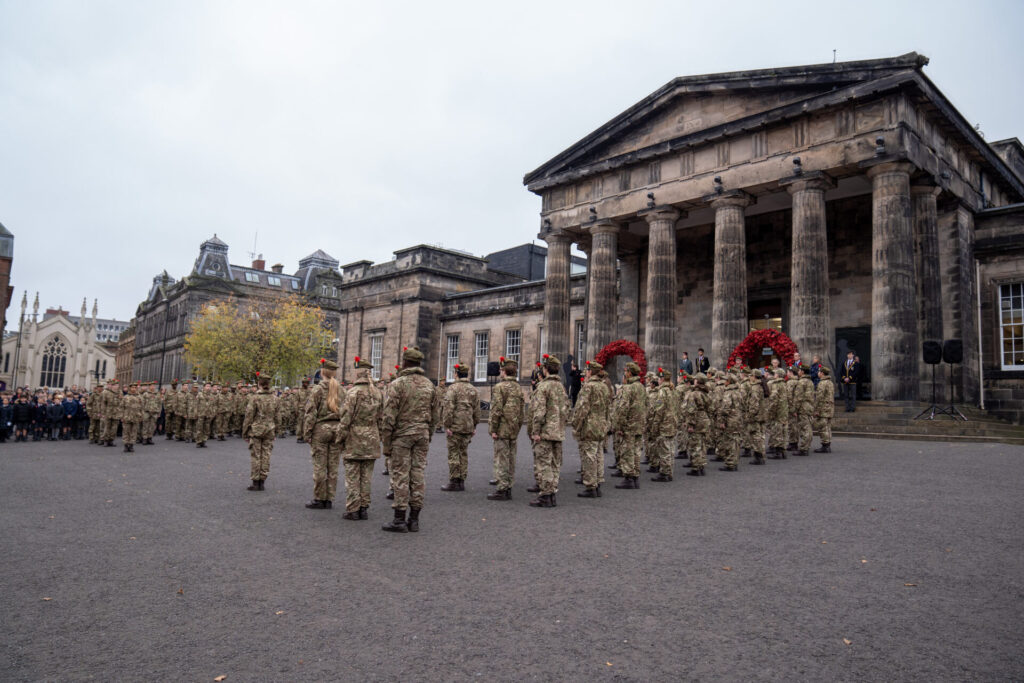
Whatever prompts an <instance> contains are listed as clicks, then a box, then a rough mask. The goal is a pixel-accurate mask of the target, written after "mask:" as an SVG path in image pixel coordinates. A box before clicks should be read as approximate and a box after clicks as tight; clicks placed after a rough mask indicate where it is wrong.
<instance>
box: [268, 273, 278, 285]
mask: <svg viewBox="0 0 1024 683" xmlns="http://www.w3.org/2000/svg"><path fill="white" fill-rule="evenodd" d="M267 284H269V285H270V286H271V287H280V286H281V278H279V277H277V276H276V275H268V276H267Z"/></svg>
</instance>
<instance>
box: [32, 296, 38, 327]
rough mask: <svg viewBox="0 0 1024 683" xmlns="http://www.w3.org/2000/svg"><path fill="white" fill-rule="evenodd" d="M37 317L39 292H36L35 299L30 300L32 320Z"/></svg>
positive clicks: (34, 320)
mask: <svg viewBox="0 0 1024 683" xmlns="http://www.w3.org/2000/svg"><path fill="white" fill-rule="evenodd" d="M38 318H39V292H36V299H35V301H33V302H32V322H36V320H37V319H38Z"/></svg>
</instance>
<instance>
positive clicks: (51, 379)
mask: <svg viewBox="0 0 1024 683" xmlns="http://www.w3.org/2000/svg"><path fill="white" fill-rule="evenodd" d="M67 363H68V347H67V346H66V345H65V344H64V342H62V341H61V339H60V337H54V338H53V339H51V340H50V341H48V342H46V345H45V346H44V347H43V368H42V371H41V372H40V373H39V386H41V387H63V386H64V368H65V367H66V366H67Z"/></svg>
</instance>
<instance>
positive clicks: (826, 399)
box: [814, 365, 836, 453]
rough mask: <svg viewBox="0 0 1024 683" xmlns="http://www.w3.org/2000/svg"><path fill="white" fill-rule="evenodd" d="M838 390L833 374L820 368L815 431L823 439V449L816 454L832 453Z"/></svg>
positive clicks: (815, 390)
mask: <svg viewBox="0 0 1024 683" xmlns="http://www.w3.org/2000/svg"><path fill="white" fill-rule="evenodd" d="M835 392H836V389H835V386H834V385H833V384H832V373H831V372H830V371H829V369H828V368H826V367H825V366H824V365H822V366H821V367H820V368H818V386H816V387H815V388H814V431H816V432H818V435H819V436H820V437H821V448H815V449H814V452H815V453H831V452H832V417H833V416H834V415H835V411H836V394H835Z"/></svg>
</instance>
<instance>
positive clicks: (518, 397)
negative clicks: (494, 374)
mask: <svg viewBox="0 0 1024 683" xmlns="http://www.w3.org/2000/svg"><path fill="white" fill-rule="evenodd" d="M525 406H526V401H525V400H524V399H523V390H522V388H521V387H520V386H519V382H517V381H516V380H515V378H512V377H506V378H505V379H503V380H502V381H500V382H498V383H497V384H495V385H494V388H493V389H491V416H490V419H489V420H488V421H487V430H488V431H489V432H490V433H491V434H497V435H498V438H499V439H515V438H516V437H518V436H519V430H520V429H522V427H523V420H524V419H525V418H526V411H525V410H524V408H525Z"/></svg>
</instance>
